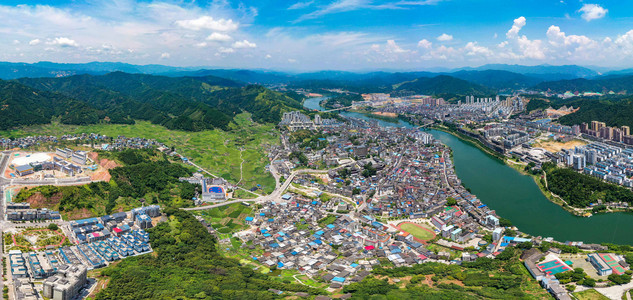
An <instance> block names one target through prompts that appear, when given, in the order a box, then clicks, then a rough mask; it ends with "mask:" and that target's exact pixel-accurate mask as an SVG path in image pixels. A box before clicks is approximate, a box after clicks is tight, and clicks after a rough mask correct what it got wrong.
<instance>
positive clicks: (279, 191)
mask: <svg viewBox="0 0 633 300" xmlns="http://www.w3.org/2000/svg"><path fill="white" fill-rule="evenodd" d="M276 158H277V156H275V158H274V159H273V161H274V160H275V159H276ZM361 161H362V160H361ZM355 163H357V162H356V161H352V162H349V163H346V164H343V165H340V166H338V167H336V168H332V169H329V170H314V169H301V170H296V171H293V172H292V173H291V174H290V176H288V178H286V181H284V183H283V184H281V185H280V182H279V178H281V176H280V175H279V174H278V173H277V170H276V169H275V167H274V164H272V163H271V165H270V166H271V167H270V171H271V173H272V174H273V177H275V181H276V182H277V184H276V188H275V190H274V191H273V192H272V193H271V194H270V195H259V197H257V198H255V199H236V200H231V201H225V202H222V203H216V204H210V205H205V206H198V207H188V208H183V210H188V211H193V210H205V209H210V208H214V207H220V206H224V205H229V204H233V203H241V202H255V203H260V202H266V201H275V200H277V199H279V198H281V195H283V193H284V192H285V191H286V190H287V189H288V187H289V186H290V184H291V183H292V181H293V180H294V178H295V177H296V176H297V175H299V174H306V173H316V174H327V173H328V172H329V171H331V170H338V169H340V168H344V167H347V166H350V165H353V164H355ZM196 167H197V166H196ZM199 169H200V170H203V171H204V172H206V171H205V170H204V169H202V168H199ZM206 173H207V174H211V173H208V172H206Z"/></svg>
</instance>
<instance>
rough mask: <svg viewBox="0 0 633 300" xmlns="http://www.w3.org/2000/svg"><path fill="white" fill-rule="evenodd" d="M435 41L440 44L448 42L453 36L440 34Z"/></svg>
mask: <svg viewBox="0 0 633 300" xmlns="http://www.w3.org/2000/svg"><path fill="white" fill-rule="evenodd" d="M437 40H438V41H440V42H448V41H451V40H453V36H452V35H450V34H446V33H442V35H440V36H438V37H437Z"/></svg>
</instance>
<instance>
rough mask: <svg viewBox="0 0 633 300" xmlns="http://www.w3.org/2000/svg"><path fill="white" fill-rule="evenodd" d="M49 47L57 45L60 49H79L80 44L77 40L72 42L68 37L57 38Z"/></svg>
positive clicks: (49, 43) (50, 42)
mask: <svg viewBox="0 0 633 300" xmlns="http://www.w3.org/2000/svg"><path fill="white" fill-rule="evenodd" d="M47 44H48V45H56V46H60V47H78V46H79V44H78V43H77V42H76V41H75V40H71V39H69V38H67V37H56V38H55V39H53V40H52V41H49V42H48V43H47Z"/></svg>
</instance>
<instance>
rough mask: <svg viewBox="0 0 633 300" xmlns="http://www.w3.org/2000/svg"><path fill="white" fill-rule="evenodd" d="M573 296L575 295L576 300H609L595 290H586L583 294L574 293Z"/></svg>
mask: <svg viewBox="0 0 633 300" xmlns="http://www.w3.org/2000/svg"><path fill="white" fill-rule="evenodd" d="M572 295H574V296H575V297H576V299H578V300H603V299H604V300H608V299H609V298H607V297H606V296H604V295H603V294H600V293H599V292H598V291H596V290H595V289H590V290H586V291H582V292H576V293H573V294H572Z"/></svg>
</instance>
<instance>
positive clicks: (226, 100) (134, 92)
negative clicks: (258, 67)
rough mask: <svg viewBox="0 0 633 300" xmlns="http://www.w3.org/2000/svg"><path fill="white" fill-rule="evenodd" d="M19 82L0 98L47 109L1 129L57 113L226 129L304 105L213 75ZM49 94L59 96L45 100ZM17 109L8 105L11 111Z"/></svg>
mask: <svg viewBox="0 0 633 300" xmlns="http://www.w3.org/2000/svg"><path fill="white" fill-rule="evenodd" d="M18 82H19V83H18ZM18 82H12V83H11V84H12V85H14V86H17V87H19V88H20V89H21V90H19V91H18V92H14V93H11V92H10V91H5V92H4V93H3V94H0V96H4V94H6V95H13V94H17V95H18V96H16V97H17V98H16V100H15V101H16V102H17V101H22V102H24V101H25V100H23V98H26V99H27V100H29V99H30V98H34V99H31V100H30V103H28V104H30V105H29V106H34V107H39V106H42V107H45V108H48V107H50V109H49V110H47V111H46V113H44V114H42V116H41V117H38V118H36V119H35V121H29V120H30V116H29V115H28V113H29V112H27V111H25V112H21V111H20V110H17V112H18V114H17V115H16V117H15V118H16V119H17V120H20V119H24V121H22V122H21V123H18V124H13V123H7V124H6V125H4V124H1V123H0V125H1V126H3V127H0V129H7V128H10V127H12V126H19V125H32V124H43V123H48V122H50V120H51V117H54V116H61V118H62V119H61V122H62V123H65V124H78V125H85V124H95V123H98V122H105V123H115V124H133V123H134V120H147V121H151V122H152V123H154V124H159V125H163V126H165V127H167V128H169V129H178V130H186V131H200V130H205V129H212V128H220V129H228V128H229V124H230V123H231V122H232V121H233V117H234V116H235V115H237V114H239V113H241V112H243V111H247V112H250V113H251V114H252V118H253V120H254V121H256V122H261V123H277V122H279V121H280V120H281V115H282V114H283V112H286V111H290V110H298V109H299V110H300V109H302V106H301V103H300V101H298V100H296V99H293V98H291V97H288V96H286V95H284V94H281V93H277V92H273V91H271V90H268V89H266V88H264V87H262V86H244V87H243V86H242V84H240V83H238V82H235V81H232V80H228V79H224V78H219V77H215V76H206V77H176V78H174V77H165V76H153V75H144V74H127V73H122V72H114V73H110V74H106V75H101V76H93V75H77V76H69V77H63V78H23V79H20V80H18ZM21 84H24V85H26V86H29V87H30V88H27V87H24V86H22V85H21ZM14 89H15V87H14ZM25 89H29V90H30V89H37V90H41V91H46V92H47V93H46V97H33V96H31V95H32V94H34V93H35V94H36V95H37V93H39V91H37V90H34V91H33V92H28V91H27V92H24V90H25ZM2 91H3V90H0V92H2ZM51 92H52V93H51ZM54 93H57V94H54ZM48 98H53V99H56V98H59V99H61V100H59V101H57V102H52V103H49V102H50V101H47V100H48ZM10 104H11V103H10ZM15 112H16V110H15V109H11V113H13V114H15ZM71 117H72V119H71Z"/></svg>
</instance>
